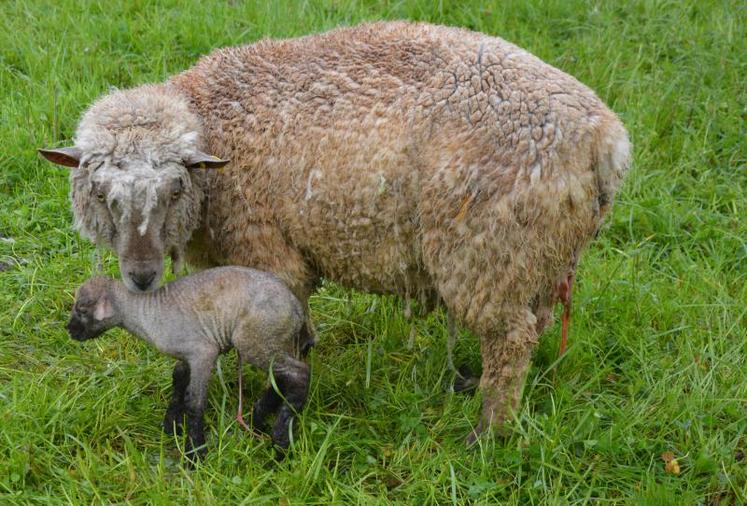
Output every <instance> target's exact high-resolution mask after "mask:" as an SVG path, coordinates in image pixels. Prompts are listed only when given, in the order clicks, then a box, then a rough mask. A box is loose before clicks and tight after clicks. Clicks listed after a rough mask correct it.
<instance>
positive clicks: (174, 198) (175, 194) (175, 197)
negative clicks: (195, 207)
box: [171, 190, 182, 200]
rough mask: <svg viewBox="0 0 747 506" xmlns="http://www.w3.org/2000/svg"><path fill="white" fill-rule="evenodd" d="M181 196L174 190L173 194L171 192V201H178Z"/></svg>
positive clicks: (178, 191)
mask: <svg viewBox="0 0 747 506" xmlns="http://www.w3.org/2000/svg"><path fill="white" fill-rule="evenodd" d="M181 195H182V191H181V190H174V191H173V192H171V200H178V199H179V197H180V196H181Z"/></svg>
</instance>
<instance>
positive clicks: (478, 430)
mask: <svg viewBox="0 0 747 506" xmlns="http://www.w3.org/2000/svg"><path fill="white" fill-rule="evenodd" d="M483 432H484V428H483V424H482V422H480V423H478V424H477V427H475V428H474V429H472V430H471V431H470V432H469V434H467V437H466V438H464V444H465V445H466V446H467V448H470V447H472V446H474V444H475V443H477V440H478V439H480V437H481V436H482V435H483Z"/></svg>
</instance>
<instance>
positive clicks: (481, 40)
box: [42, 22, 630, 433]
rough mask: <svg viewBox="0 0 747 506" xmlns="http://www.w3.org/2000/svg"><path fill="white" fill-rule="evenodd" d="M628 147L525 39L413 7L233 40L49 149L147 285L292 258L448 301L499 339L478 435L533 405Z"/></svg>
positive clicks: (92, 219) (487, 349)
mask: <svg viewBox="0 0 747 506" xmlns="http://www.w3.org/2000/svg"><path fill="white" fill-rule="evenodd" d="M629 152H630V145H629V142H628V137H627V134H626V132H625V129H624V127H623V125H622V124H621V123H620V121H619V119H618V118H617V116H615V114H614V113H612V112H611V111H610V110H609V109H608V108H607V107H606V106H605V105H604V104H603V103H602V102H601V100H599V98H598V97H597V96H596V95H595V94H594V92H592V91H591V90H590V89H589V88H587V87H586V86H584V85H583V84H581V83H579V82H578V81H577V80H575V79H574V78H573V77H571V76H569V75H567V74H564V73H563V72H561V71H559V70H557V69H555V68H553V67H551V66H550V65H547V64H546V63H543V62H542V61H541V60H539V59H537V58H536V57H534V56H532V55H531V54H529V53H527V52H526V51H524V50H522V49H520V48H518V47H517V46H515V45H513V44H510V43H508V42H506V41H504V40H502V39H499V38H497V37H490V36H487V35H484V34H480V33H475V32H470V31H467V30H462V29H458V28H448V27H443V26H433V25H428V24H422V23H406V22H393V23H374V24H366V25H361V26H358V27H354V28H342V29H338V30H333V31H331V32H327V33H323V34H319V35H311V36H307V37H302V38H298V39H290V40H263V41H260V42H258V43H256V44H252V45H248V46H243V47H235V48H226V49H219V50H217V51H215V52H214V53H213V54H211V55H209V56H206V57H204V58H202V59H201V60H200V61H199V62H198V63H197V64H196V65H195V66H194V67H193V68H191V69H189V70H187V71H185V72H183V73H181V74H179V75H177V76H174V77H173V78H171V79H170V80H168V81H167V82H165V83H162V84H154V85H145V86H140V87H137V88H134V89H131V90H124V91H114V92H112V93H111V94H109V95H107V96H105V97H103V98H101V99H100V100H98V101H97V102H96V103H95V104H94V105H93V106H92V107H91V108H90V109H89V110H88V111H87V112H86V113H85V115H84V116H83V119H82V120H81V122H80V125H79V127H78V131H77V134H76V137H75V146H74V147H71V148H62V149H56V150H43V151H42V154H43V155H44V156H46V157H47V158H48V159H50V160H52V161H53V162H56V163H59V164H62V165H67V166H71V167H74V168H75V169H74V170H73V171H72V172H71V183H72V192H71V197H72V203H73V212H74V215H75V222H76V225H77V227H78V229H79V230H80V232H81V234H82V235H83V236H85V237H88V238H90V239H91V240H93V241H95V242H96V243H97V244H100V245H104V246H108V247H111V248H112V249H114V250H115V251H116V253H117V254H118V256H119V262H120V269H121V275H122V278H123V280H124V282H125V284H126V285H127V287H128V288H129V289H130V290H134V291H147V290H151V289H153V288H154V287H156V286H157V285H158V283H159V281H160V278H161V274H162V271H163V259H164V256H165V255H170V256H171V257H172V260H173V261H174V263H175V265H176V266H177V269H178V268H179V266H180V265H181V263H182V262H183V259H184V258H185V256H186V259H187V260H188V261H189V262H191V263H192V264H194V265H196V266H212V265H226V264H236V265H246V266H251V267H256V268H259V269H263V270H267V271H271V272H274V273H275V274H277V275H278V276H279V277H280V278H281V279H282V280H283V281H284V282H285V283H286V284H287V285H288V286H289V287H290V288H291V290H292V291H293V292H294V293H295V294H296V296H298V298H299V299H301V301H302V302H304V303H306V301H307V299H308V297H309V295H310V294H311V293H312V292H313V291H314V289H315V287H316V286H317V285H318V283H319V280H320V278H322V277H326V278H328V279H331V280H333V281H336V282H337V283H340V284H342V285H344V286H348V287H354V288H357V289H360V290H366V291H370V292H376V293H394V294H399V295H401V296H404V297H410V298H414V299H416V300H418V301H420V302H421V303H422V304H421V306H423V307H425V308H426V309H427V308H432V307H434V306H437V305H442V306H445V307H446V308H447V310H448V311H449V314H450V315H451V316H452V317H453V318H454V319H455V321H457V322H458V323H459V324H461V325H463V326H466V327H467V328H469V329H470V330H472V331H473V332H474V333H476V334H477V335H478V336H479V337H480V344H481V351H482V357H483V372H482V378H481V380H480V387H481V390H482V395H483V407H482V418H481V423H480V424H479V426H478V427H477V429H476V431H477V433H479V432H480V431H481V430H483V429H484V428H486V427H488V426H489V425H491V424H493V423H496V424H499V422H503V421H505V420H506V419H507V418H509V416H510V413H511V411H513V410H515V409H516V408H517V407H518V402H519V400H520V396H521V390H522V386H523V384H524V380H525V378H526V373H527V369H528V364H529V359H530V357H531V354H532V350H533V349H534V347H535V345H536V344H537V341H538V336H539V335H540V333H541V332H542V330H543V329H544V328H545V326H547V325H548V324H549V322H550V320H551V309H552V306H553V305H554V304H555V302H556V301H557V300H558V297H559V296H563V294H566V295H567V290H565V289H559V288H558V287H559V286H560V287H561V288H562V285H564V284H567V283H568V280H571V279H572V274H573V271H574V268H575V263H576V260H577V259H578V257H579V255H580V253H581V252H582V250H583V249H584V247H585V246H586V245H587V243H588V242H589V241H590V240H591V238H592V237H593V236H594V234H595V233H596V232H597V230H598V229H599V226H600V223H601V220H602V218H603V217H604V216H605V215H606V214H607V213H608V212H609V210H610V207H611V204H612V201H613V197H614V195H615V193H616V191H617V190H618V188H619V187H620V185H621V183H622V179H623V176H624V174H625V172H626V170H627V168H628V161H629ZM207 153H209V154H207ZM216 157H220V158H216ZM229 160H230V163H229ZM223 166H226V168H225V169H224V170H202V169H206V168H207V169H209V168H219V167H223ZM564 300H566V299H565V298H564Z"/></svg>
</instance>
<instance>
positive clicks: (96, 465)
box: [0, 0, 747, 505]
mask: <svg viewBox="0 0 747 506" xmlns="http://www.w3.org/2000/svg"><path fill="white" fill-rule="evenodd" d="M267 4H268V5H271V6H270V7H268V6H267V5H266V3H265V2H239V1H234V2H223V1H220V2H219V1H215V2H202V1H198V0H190V1H182V0H179V1H177V0H162V1H157V2H146V1H130V2H125V1H113V2H104V1H101V0H86V1H73V0H57V1H52V0H48V1H42V0H39V1H33V2H32V1H13V0H4V1H2V2H0V10H1V11H2V19H3V26H2V31H0V235H2V237H1V238H0V262H2V264H1V267H0V269H1V270H2V271H1V272H0V503H3V504H12V503H36V504H50V503H51V504H54V503H71V502H72V503H81V504H88V503H101V502H132V503H134V504H145V503H160V504H170V503H172V502H176V503H196V504H210V503H216V504H232V503H240V502H245V503H253V502H255V501H257V502H264V503H273V504H296V503H301V502H309V503H328V502H335V503H361V504H380V503H381V504H383V503H389V502H400V503H408V502H409V503H412V504H448V503H452V502H456V503H470V502H475V503H486V504H488V503H490V504H494V503H496V502H500V503H507V504H540V503H551V504H571V503H573V504H577V503H587V502H599V503H605V504H606V503H614V504H625V503H627V504H651V505H658V504H707V505H716V504H722V505H726V504H742V503H744V502H745V501H747V484H746V481H745V480H746V479H747V459H745V456H744V455H745V452H747V436H746V435H745V434H746V433H747V415H746V413H747V359H746V358H745V357H746V355H747V330H746V328H747V316H746V315H747V283H746V281H747V205H746V202H747V167H746V165H747V161H746V160H745V158H746V157H747V146H746V145H745V144H746V143H745V139H746V138H747V129H746V128H745V124H747V91H746V90H747V87H746V81H747V60H746V59H745V55H747V44H746V43H745V37H744V34H745V33H746V32H747V23H745V21H746V19H747V11H746V10H745V9H746V8H745V5H744V3H743V2H739V1H736V0H734V1H715V0H712V1H695V0H684V1H674V0H661V1H659V0H647V1H630V2H604V1H594V2H581V1H577V0H537V1H533V2H524V1H519V0H509V1H503V2H495V4H489V3H488V2H479V1H477V0H474V1H446V0H443V1H440V2H432V1H428V0H422V1H413V2H406V1H399V2H397V1H359V0H335V1H330V2H322V1H320V0H310V1H304V2H298V3H295V2H289V1H287V0H285V1H278V2H268V3H267ZM385 18H386V19H389V18H391V19H394V18H409V19H419V20H429V21H433V22H437V23H444V24H452V25H461V26H467V27H469V28H473V29H476V30H480V31H484V32H486V33H490V34H496V35H500V36H502V37H504V38H506V39H508V40H511V41H513V42H516V43H517V44H519V45H521V46H523V47H525V48H527V49H528V50H530V51H532V52H534V53H535V54H537V55H538V56H539V57H541V58H543V59H545V60H546V61H548V62H550V63H552V64H554V65H556V66H558V67H559V68H561V69H563V70H565V71H567V72H569V73H571V74H573V75H575V76H577V77H578V78H579V79H581V80H582V81H583V82H585V83H587V84H588V85H590V86H591V87H592V88H594V89H595V90H597V92H598V93H599V95H600V96H601V97H602V98H603V99H604V100H605V101H606V102H607V103H608V104H609V105H610V106H611V107H612V108H613V109H614V110H616V111H618V112H619V113H620V115H621V117H622V118H623V120H624V121H625V123H626V125H627V126H628V128H629V130H630V133H631V135H632V138H633V142H634V145H635V167H634V170H633V172H632V173H631V175H630V177H629V179H628V180H627V182H626V185H625V188H624V190H623V192H622V194H621V195H620V197H619V200H618V202H617V205H616V208H615V211H614V214H613V216H612V217H611V219H610V220H609V221H608V225H607V226H606V227H605V230H604V231H603V233H602V235H601V237H600V239H599V240H598V241H596V242H595V243H594V244H593V245H592V247H591V248H590V250H589V251H588V252H587V254H586V255H585V256H584V257H583V260H582V262H581V266H580V270H579V275H578V282H577V286H576V296H575V301H576V305H575V313H574V322H573V326H572V330H571V347H570V350H569V352H568V353H567V355H566V356H565V357H564V358H563V359H562V360H561V361H557V349H558V327H557V326H555V327H554V328H552V329H550V330H548V331H547V332H546V334H545V335H544V337H543V339H542V341H541V344H540V346H539V348H538V350H537V352H536V354H535V358H534V362H533V364H534V365H533V368H532V370H531V372H530V374H529V378H528V381H527V386H526V388H525V393H524V400H523V403H522V408H521V411H520V413H518V415H517V423H516V425H515V428H514V431H513V433H512V434H511V435H510V437H508V438H507V439H505V440H499V439H490V438H489V439H487V440H485V441H483V442H482V445H481V446H480V447H479V448H477V449H474V450H471V451H468V450H466V449H465V447H464V445H463V437H464V436H465V435H466V433H467V432H468V430H469V428H470V426H471V423H473V422H475V420H476V418H477V414H478V409H479V397H477V398H471V397H467V396H463V395H458V394H454V393H451V392H450V390H449V388H450V385H451V382H452V378H451V376H450V375H449V374H448V372H446V367H445V365H446V350H445V334H446V330H445V322H444V315H443V314H441V313H436V314H433V315H431V316H429V317H428V318H427V319H424V320H421V321H417V322H416V325H417V331H418V335H417V343H416V348H415V350H414V351H408V350H407V349H406V346H405V342H406V340H407V336H408V333H409V323H408V322H406V321H405V320H404V318H403V315H402V311H401V309H400V302H399V301H398V300H396V299H394V298H379V297H374V296H369V295H364V294H359V293H350V292H347V291H344V290H341V289H340V288H338V287H336V286H334V285H325V286H324V288H323V289H322V290H321V291H320V292H319V294H318V295H317V296H316V297H315V298H314V299H313V301H312V309H313V316H314V319H315V321H316V322H317V326H318V329H319V331H320V334H321V343H320V345H319V346H318V348H317V349H316V350H315V351H314V352H313V353H312V356H311V363H312V367H313V383H312V387H311V396H310V399H309V403H308V408H307V410H306V411H305V412H304V414H303V416H302V417H301V419H300V423H297V424H296V425H295V430H296V432H295V434H294V438H295V443H294V449H293V452H292V457H291V458H290V459H288V460H287V462H285V463H283V464H281V465H274V464H273V463H272V461H271V457H272V452H271V449H270V447H269V444H268V442H267V441H259V440H256V439H253V438H252V437H249V436H248V435H247V434H245V433H242V431H240V430H239V429H238V428H237V426H236V424H235V423H234V422H233V413H234V410H235V407H236V373H235V369H234V365H235V359H234V357H233V356H227V357H224V358H223V359H222V362H221V367H220V369H219V371H218V374H216V376H215V379H214V381H213V383H212V384H211V389H210V406H209V409H208V412H207V422H208V427H209V433H208V445H209V450H210V452H209V456H208V457H207V459H206V460H205V461H204V463H203V464H202V465H200V466H199V467H198V469H196V470H194V471H189V470H185V469H184V468H183V467H182V466H181V464H180V463H179V451H178V450H177V446H178V445H181V444H182V441H179V440H175V439H172V438H169V437H167V436H165V435H163V434H162V433H161V430H160V422H161V418H162V415H163V410H164V409H165V407H166V403H167V399H168V392H169V382H170V369H171V367H172V361H171V360H170V359H168V358H165V357H162V356H160V355H159V354H158V353H157V352H155V351H153V350H150V349H148V348H146V347H145V346H143V345H141V344H140V343H139V342H137V341H136V340H135V339H134V338H132V337H130V336H127V335H126V334H125V333H124V332H114V333H112V334H110V335H107V336H105V337H104V338H102V339H100V340H98V341H95V342H92V343H87V344H84V345H80V344H79V343H75V342H73V341H71V340H70V339H69V338H68V336H67V335H66V332H65V329H64V323H65V321H66V318H67V315H68V311H69V308H70V306H71V302H72V293H73V291H74V289H75V288H76V286H77V285H78V284H80V283H81V282H82V281H83V280H84V279H86V278H87V277H88V276H89V275H91V273H92V272H93V262H94V251H93V248H92V246H91V245H90V244H89V243H87V242H85V241H83V240H81V239H80V238H79V237H78V236H77V235H76V233H75V232H74V231H72V229H71V221H72V220H71V214H70V209H69V203H68V200H67V192H68V181H67V172H66V170H65V169H59V168H55V167H53V166H52V165H50V164H48V163H46V162H43V161H42V160H41V159H40V158H39V157H38V156H37V155H36V153H35V150H36V148H38V147H40V146H50V145H57V144H62V143H63V142H65V141H67V140H69V139H70V138H71V136H72V134H73V131H74V128H75V125H76V122H77V120H78V118H79V116H80V113H81V111H82V110H83V109H84V108H85V107H86V106H87V105H88V104H89V103H90V102H91V101H92V100H93V99H94V98H96V97H97V96H98V95H100V94H102V93H105V92H106V91H107V90H108V88H109V87H110V86H117V87H127V86H132V85H137V84H140V83H143V82H148V81H158V80H162V79H164V78H165V77H166V76H168V75H169V74H171V73H174V72H176V71H179V70H181V69H184V68H186V67H188V66H189V65H191V64H192V63H193V62H194V61H196V59H197V58H198V57H199V56H200V55H202V54H204V53H207V52H209V51H210V50H211V49H212V48H215V47H219V46H224V45H231V44H239V43H249V42H252V41H254V40H256V39H258V38H261V37H287V36H295V35H300V34H305V33H310V32H316V31H321V30H325V29H329V28H332V27H335V26H339V25H349V24H354V23H357V22H359V21H362V20H372V19H385ZM104 261H105V265H106V268H107V270H108V271H109V272H111V273H112V274H116V262H115V259H114V258H112V257H111V256H105V257H104ZM457 357H458V359H459V361H460V362H466V363H469V364H471V365H472V366H478V365H479V347H478V344H477V341H476V340H475V338H474V337H472V336H467V335H465V336H464V338H463V339H462V340H461V341H460V342H459V345H458V347H457ZM246 378H247V382H248V384H249V386H248V387H247V388H248V394H249V395H250V396H252V397H253V396H256V395H257V394H258V393H259V391H260V389H261V388H262V382H263V378H262V376H261V375H260V374H258V373H254V372H252V373H250V372H247V374H246ZM665 451H671V452H673V453H674V454H675V455H676V456H677V458H678V460H679V463H680V465H681V469H682V472H681V474H680V475H672V474H668V473H666V472H665V470H664V463H663V462H662V460H661V458H660V455H661V453H662V452H665Z"/></svg>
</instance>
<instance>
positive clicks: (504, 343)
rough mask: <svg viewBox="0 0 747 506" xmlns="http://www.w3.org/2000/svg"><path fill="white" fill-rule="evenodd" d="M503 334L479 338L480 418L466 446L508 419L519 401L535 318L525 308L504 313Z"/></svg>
mask: <svg viewBox="0 0 747 506" xmlns="http://www.w3.org/2000/svg"><path fill="white" fill-rule="evenodd" d="M503 314H504V315H505V316H504V318H502V321H503V323H504V329H505V332H504V333H503V335H499V334H494V333H484V334H483V335H481V336H480V349H481V352H482V364H483V367H482V377H481V378H480V390H481V391H482V396H483V401H482V416H481V419H480V423H479V424H478V426H477V428H476V429H475V431H474V433H472V434H470V436H469V437H468V439H467V441H468V443H471V442H474V440H475V437H476V436H477V435H479V434H480V433H481V432H482V431H484V430H485V429H487V428H488V427H490V426H491V425H495V426H496V428H499V427H500V424H502V423H504V422H505V421H507V420H508V419H509V417H510V416H511V413H512V412H514V411H516V409H517V408H518V406H519V401H520V400H521V391H522V388H523V386H524V381H525V379H526V375H527V371H528V369H529V361H530V359H531V357H532V351H533V350H534V347H535V345H536V344H537V341H538V339H537V318H536V317H535V316H534V313H532V311H530V310H529V308H528V307H521V306H519V307H515V308H511V309H509V310H508V311H505V312H504V313H503Z"/></svg>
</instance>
